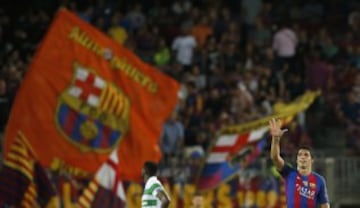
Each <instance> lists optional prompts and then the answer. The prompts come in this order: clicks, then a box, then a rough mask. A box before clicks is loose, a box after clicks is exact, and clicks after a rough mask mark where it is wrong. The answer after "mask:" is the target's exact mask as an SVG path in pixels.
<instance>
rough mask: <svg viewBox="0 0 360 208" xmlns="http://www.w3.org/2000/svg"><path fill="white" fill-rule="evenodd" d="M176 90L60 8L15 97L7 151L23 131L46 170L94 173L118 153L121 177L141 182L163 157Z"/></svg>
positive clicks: (174, 85) (171, 82) (168, 80)
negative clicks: (61, 167)
mask: <svg viewBox="0 0 360 208" xmlns="http://www.w3.org/2000/svg"><path fill="white" fill-rule="evenodd" d="M178 89H179V84H178V83H177V82H176V81H175V80H173V79H171V78H169V77H167V76H166V75H164V74H162V73H161V72H159V71H158V70H157V69H155V68H153V67H151V66H149V65H147V64H145V63H144V62H143V61H141V60H140V59H139V58H138V57H136V56H135V55H134V54H133V53H132V52H130V51H129V50H127V49H125V48H124V47H122V46H121V45H119V44H117V43H116V42H114V41H112V40H111V39H110V38H108V37H107V36H105V35H104V34H102V33H101V32H99V31H98V30H97V29H95V28H94V27H92V26H91V25H89V24H87V23H85V22H84V21H82V20H81V19H79V18H78V17H77V16H75V15H74V14H72V13H71V12H69V11H67V10H65V9H62V10H60V11H59V12H58V14H57V16H56V18H55V20H54V22H53V23H52V25H51V27H50V29H49V31H48V33H47V35H46V36H45V38H44V40H43V42H42V44H41V45H40V48H39V50H38V51H37V53H36V55H35V56H34V59H33V62H32V64H31V66H30V68H29V70H28V72H27V74H26V77H25V79H24V81H23V83H22V85H21V87H20V89H19V91H18V94H17V97H16V100H15V103H14V105H13V109H12V112H11V115H10V119H9V122H8V126H7V129H6V138H5V141H6V149H5V150H6V151H8V150H9V146H10V144H11V143H12V140H13V138H15V135H16V132H18V131H21V132H23V134H24V135H25V136H26V137H27V138H28V139H29V142H30V143H31V145H32V146H33V148H34V149H35V151H36V152H37V154H38V156H39V159H40V162H41V163H42V165H44V166H45V167H51V166H56V164H59V163H60V164H66V167H71V168H68V169H70V170H77V171H74V172H76V173H79V172H81V170H84V171H88V172H90V173H95V172H96V170H97V169H98V168H99V166H100V165H101V164H102V163H103V162H104V161H106V160H107V159H108V156H109V154H110V153H111V150H113V149H114V148H116V147H118V155H119V160H120V163H119V166H121V176H122V177H123V178H124V179H128V180H138V179H140V172H141V171H140V170H141V167H142V165H143V162H144V161H145V160H154V161H158V160H159V159H160V157H161V154H160V151H159V148H158V138H159V135H160V131H161V127H162V124H163V122H164V120H165V119H166V117H167V116H168V115H169V114H170V112H171V111H172V110H173V108H174V106H175V104H176V103H177V92H178ZM120 141H121V142H120ZM118 144H120V146H118ZM59 161H60V162H59ZM74 174H75V173H74Z"/></svg>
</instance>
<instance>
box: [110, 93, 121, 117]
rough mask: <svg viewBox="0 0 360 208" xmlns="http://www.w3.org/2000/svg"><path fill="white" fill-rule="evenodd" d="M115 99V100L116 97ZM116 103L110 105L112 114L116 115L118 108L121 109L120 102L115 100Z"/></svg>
mask: <svg viewBox="0 0 360 208" xmlns="http://www.w3.org/2000/svg"><path fill="white" fill-rule="evenodd" d="M114 98H115V96H114ZM114 102H115V103H110V107H111V108H112V109H111V111H110V113H111V114H115V113H116V111H117V108H118V107H119V100H118V99H116V98H115V99H114Z"/></svg>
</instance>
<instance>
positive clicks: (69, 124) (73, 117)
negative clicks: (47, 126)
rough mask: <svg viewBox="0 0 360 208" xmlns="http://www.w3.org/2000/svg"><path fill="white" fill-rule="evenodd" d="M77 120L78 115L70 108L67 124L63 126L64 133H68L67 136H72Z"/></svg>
mask: <svg viewBox="0 0 360 208" xmlns="http://www.w3.org/2000/svg"><path fill="white" fill-rule="evenodd" d="M76 119H77V114H76V113H75V112H74V111H73V110H72V109H71V108H68V112H67V115H66V119H65V123H64V124H63V125H64V127H63V128H64V131H65V132H66V134H67V135H71V134H72V131H73V130H74V126H75V122H76Z"/></svg>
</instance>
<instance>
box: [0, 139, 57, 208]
mask: <svg viewBox="0 0 360 208" xmlns="http://www.w3.org/2000/svg"><path fill="white" fill-rule="evenodd" d="M1 204H2V205H8V206H15V207H29V208H33V207H36V206H40V207H49V208H50V207H54V208H56V207H59V205H60V204H59V199H58V196H57V191H56V189H55V186H54V185H53V184H52V182H51V181H50V179H49V177H48V175H47V173H46V172H45V170H44V168H43V167H42V166H41V164H40V163H39V162H38V160H37V158H36V155H35V153H34V152H33V150H32V147H31V146H30V144H29V143H28V141H27V139H26V138H25V136H24V135H23V134H21V133H18V134H17V136H16V138H15V139H14V142H13V144H12V145H11V148H10V151H9V152H8V153H7V154H6V155H5V160H4V166H3V168H2V170H1V172H0V205H1Z"/></svg>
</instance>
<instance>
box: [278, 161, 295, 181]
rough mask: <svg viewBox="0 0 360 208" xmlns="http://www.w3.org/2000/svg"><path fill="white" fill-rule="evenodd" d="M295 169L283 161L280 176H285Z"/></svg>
mask: <svg viewBox="0 0 360 208" xmlns="http://www.w3.org/2000/svg"><path fill="white" fill-rule="evenodd" d="M294 171H296V169H295V168H293V167H291V166H290V165H289V164H287V163H285V164H284V167H283V169H282V170H281V171H279V172H280V174H281V176H282V177H284V178H286V177H287V176H288V175H289V174H290V173H292V172H294Z"/></svg>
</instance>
